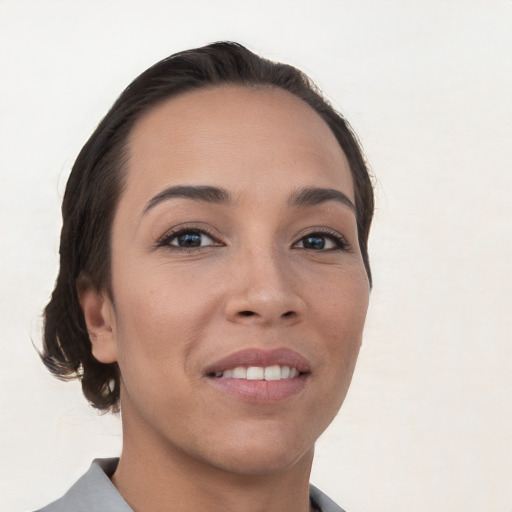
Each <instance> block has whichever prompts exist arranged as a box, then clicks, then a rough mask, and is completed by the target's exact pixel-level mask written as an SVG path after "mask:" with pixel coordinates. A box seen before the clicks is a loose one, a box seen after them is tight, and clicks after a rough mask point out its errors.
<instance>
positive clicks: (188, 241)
mask: <svg viewBox="0 0 512 512" xmlns="http://www.w3.org/2000/svg"><path fill="white" fill-rule="evenodd" d="M178 245H179V246H180V247H199V246H200V245H201V235H199V234H198V233H187V234H186V235H180V236H179V237H178Z"/></svg>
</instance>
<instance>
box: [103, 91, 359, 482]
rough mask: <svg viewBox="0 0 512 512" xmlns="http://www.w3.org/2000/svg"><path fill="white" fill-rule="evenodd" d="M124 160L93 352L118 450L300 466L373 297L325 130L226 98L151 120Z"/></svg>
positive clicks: (340, 159)
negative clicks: (120, 436) (132, 445)
mask: <svg viewBox="0 0 512 512" xmlns="http://www.w3.org/2000/svg"><path fill="white" fill-rule="evenodd" d="M129 150H130V151H129V154H130V156H129V161H128V163H127V177H126V178H127V180H126V187H125V189H124V191H123V194H122V196H121V199H120V202H119V205H118V208H117V211H116V215H115V218H114V222H113V227H112V289H113V302H112V303H111V302H110V301H109V300H107V301H106V302H105V304H104V305H103V307H102V315H103V316H104V318H105V325H106V327H107V328H108V329H109V331H108V333H107V336H106V339H105V337H103V339H102V341H101V342H98V343H96V344H95V347H94V354H95V356H96V357H97V358H98V359H100V360H102V359H103V360H104V361H106V362H108V361H109V360H110V361H112V360H117V361H118V363H119V367H120V370H121V375H122V389H121V400H122V401H121V407H122V413H123V422H124V424H125V443H126V442H127V441H126V436H133V437H135V436H137V437H138V439H139V441H141V440H142V441H144V440H149V439H151V440H152V441H151V442H157V443H160V444H161V445H162V446H164V447H165V449H167V450H170V452H176V453H178V452H179V453H180V454H181V455H182V456H186V457H188V456H190V457H193V459H194V460H195V461H199V462H204V463H206V464H208V465H210V466H211V465H213V466H215V467H218V468H223V469H227V470H230V471H235V472H240V473H246V474H249V473H251V474H256V473H261V472H273V471H279V470H284V469H286V468H289V467H291V466H292V465H293V464H294V463H296V462H297V461H299V460H304V459H305V458H308V457H310V456H311V455H312V451H313V444H314V442H315V440H316V439H317V438H318V436H319V435H320V434H321V433H322V432H323V430H324V429H325V428H326V427H327V426H328V424H329V423H330V422H331V420H332V419H333V417H334V416H335V414H336V413H337V411H338V409H339V408H340V406H341V404H342V402H343V399H344V397H345V394H346V392H347V389H348V386H349V383H350V380H351V377H352V373H353V370H354V365H355V362H356V358H357V354H358V351H359V347H360V345H361V335H362V331H363V324H364V320H365V315H366V310H367V305H368V296H369V287H368V279H367V276H366V273H365V269H364V265H363V260H362V257H361V253H360V250H359V244H358V235H357V227H356V217H355V213H354V209H353V207H352V204H353V202H354V191H353V185H352V179H351V174H350V169H349V165H348V162H347V160H346V157H345V155H344V154H343V152H342V150H341V149H340V147H339V145H338V143H337V142H336V140H335V138H334V136H333V134H332V133H331V131H330V130H329V128H328V127H327V125H326V124H325V122H324V121H323V120H322V119H321V118H320V117H319V116H318V114H317V113H316V112H315V111H314V110H312V109H311V108H310V107H309V106H308V105H307V104H305V103H304V102H302V101H301V100H300V99H298V98H296V97H295V96H293V95H291V94H289V93H287V92H285V91H282V90H278V89H270V88H264V89H262V88H258V89H256V88H243V87H237V86H223V87H219V88H214V89H208V90H200V91H194V92H190V93H186V94H184V95H182V96H179V97H177V98H174V99H170V100H168V101H166V102H165V103H163V104H161V105H159V106H157V107H155V108H154V109H153V110H151V111H150V112H149V113H147V114H146V115H145V116H144V117H143V118H142V119H141V120H140V121H139V122H138V123H137V124H136V126H135V127H134V129H133V131H132V133H131V136H130V139H129ZM247 368H250V369H249V370H248V371H247V370H246V369H247ZM287 368H289V369H287ZM244 372H245V373H244ZM296 372H298V374H297V375H295V373H296ZM245 374H247V375H246V376H245V377H244V375H245ZM235 377H241V378H235ZM266 379H267V380H266ZM274 379H277V380H274ZM155 440H156V441H155Z"/></svg>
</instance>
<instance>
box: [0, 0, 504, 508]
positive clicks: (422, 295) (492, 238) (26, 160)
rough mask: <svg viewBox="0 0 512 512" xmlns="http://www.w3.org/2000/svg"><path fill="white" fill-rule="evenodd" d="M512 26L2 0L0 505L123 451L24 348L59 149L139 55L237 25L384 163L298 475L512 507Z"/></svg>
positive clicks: (37, 296) (82, 132)
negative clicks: (341, 383)
mask: <svg viewBox="0 0 512 512" xmlns="http://www.w3.org/2000/svg"><path fill="white" fill-rule="evenodd" d="M511 27H512V2H511V1H508V0H502V1H498V0H481V1H468V0H466V1H450V0H446V1H443V2H440V1H430V0H429V1H426V0H424V1H413V0H410V1H364V0H360V1H358V0H346V1H342V0H339V1H336V0H318V1H316V0H302V1H301V0H293V1H291V0H290V1H288V0H282V1H279V0H277V1H266V0H263V1H258V2H256V1H241V0H239V1H226V0H219V1H206V0H205V1H194V0H192V1H188V2H185V1H154V0H145V1H142V0H138V1H133V0H132V1H129V0H124V1H121V0H116V1H112V0H111V1H109V0H103V1H91V0H87V1H86V0H69V1H55V0H46V1H40V0H38V1H35V0H34V1H27V0H11V1H6V0H3V1H2V0H0V237H1V250H0V286H1V288H0V289H1V298H0V300H1V303H0V305H1V307H0V315H1V317H0V326H1V332H2V337H1V343H0V361H1V365H0V390H1V391H0V410H1V411H2V416H1V418H2V421H1V436H0V460H1V461H2V464H1V465H0V510H2V511H4V510H5V511H14V512H21V511H23V510H29V509H31V508H34V507H38V506H42V505H43V504H45V503H47V502H48V501H50V500H52V499H54V498H56V497H58V496H59V495H60V494H62V493H63V492H64V491H65V490H66V489H67V488H68V487H69V486H70V485H71V484H72V483H73V482H74V481H75V480H76V479H77V478H78V477H79V476H80V475H81V474H82V473H83V472H84V471H85V470H86V469H87V467H88V465H89V463H90V460H91V459H92V458H93V457H96V456H115V455H116V454H118V453H119V450H120V445H121V440H120V435H119V430H120V429H119V421H118V420H117V419H116V418H112V417H109V416H104V417H100V416H98V415H97V414H96V412H94V411H93V410H92V409H90V408H89V407H88V406H87V404H86V403H85V400H84V399H83V398H82V396H81V393H80V390H79V386H78V385H77V384H63V383H59V382H57V381H55V380H53V379H52V378H51V377H50V376H49V374H47V373H46V371H45V369H44V368H43V367H42V365H41V363H40V362H39V361H38V358H37V354H36V352H35V350H34V348H33V347H32V345H31V339H32V340H33V341H34V343H35V345H36V346H39V344H40V328H41V318H40V312H41V310H42V308H43V306H44V304H45V303H46V301H47V299H48V296H49V294H50V293H51V290H52V285H53V281H54V279H55V275H56V270H57V264H58V259H57V256H58V255H57V253H58V235H59V228H60V214H59V203H60V200H61V197H62V193H63V188H64V185H65V182H66V178H67V175H68V173H69V170H70V167H71V165H72V163H73V160H74V158H75V157H76V155H77V153H78V151H79V149H80V147H81V146H82V144H83V143H84V142H85V140H86V138H87V137H88V136H89V135H90V133H91V132H92V130H93V129H94V127H95V125H96V124H97V122H98V121H99V119H100V118H101V116H102V115H104V114H105V113H106V111H107V109H108V107H109V106H110V105H111V103H112V102H113V100H114V99H115V97H116V96H117V95H118V94H119V93H120V92H121V90H122V89H123V88H124V87H125V86H126V85H127V84H128V82H129V81H130V80H131V79H132V78H133V77H135V76H136V75H137V74H139V73H140V72H141V71H143V70H144V69H145V68H146V67H148V66H149V65H151V64H153V63H154V62H156V61H157V60H159V59H160V58H163V57H165V56H167V55H169V54H171V53H173V52H175V51H178V50H182V49H185V48H189V47H194V46H199V45H203V44H206V43H208V42H211V41H215V40H221V39H232V40H237V41H239V42H241V43H243V44H245V45H247V46H249V47H250V48H251V49H253V50H255V51H257V52H259V53H261V54H263V55H265V56H267V57H270V58H274V59H278V60H283V61H286V62H289V63H292V64H295V65H297V66H298V67H300V68H301V69H303V70H305V71H306V72H308V73H309V74H310V75H311V76H312V77H313V78H314V79H315V80H316V81H317V83H318V84H319V85H320V86H321V88H322V89H323V90H324V91H325V93H326V94H327V96H328V97H329V98H331V99H332V101H333V102H334V103H335V105H336V106H337V107H338V108H339V109H340V110H341V111H342V112H343V113H344V114H346V116H347V117H348V119H349V120H350V121H351V123H352V125H353V126H354V128H355V130H356V131H357V133H358V134H359V136H360V138H361V140H362V142H363V146H364V147H365V150H366V153H367V156H368V159H369V162H370V164H371V166H372V168H373V169H374V172H375V175H376V179H377V183H376V184H377V211H376V219H375V224H374V229H373V233H372V242H371V246H370V251H371V258H372V265H373V272H374V276H375V284H374V290H373V292H372V298H371V308H370V312H369V317H368V323H367V329H366V335H365V343H364V346H363V350H362V354H361V357H360V360H359V363H358V367H357V369H356V375H355V378H354V382H353V386H352V389H351V391H350V392H349V396H348V399H347V401H346V403H345V405H344V408H343V409H342V412H341V413H340V415H339V416H338V418H337V420H336V421H335V423H334V424H333V425H332V426H331V427H330V429H329V430H328V431H327V433H326V434H325V435H324V436H323V437H322V438H321V440H320V441H319V443H318V448H317V457H316V462H315V466H314V470H313V475H312V481H313V482H314V483H315V484H316V485H317V486H319V487H320V488H322V489H323V490H324V491H326V492H327V493H328V494H330V495H331V496H332V497H333V498H334V499H335V500H336V501H338V502H339V503H340V505H342V506H343V507H344V508H346V509H347V510H348V511H349V512H365V511H379V512H388V511H389V512H391V511H393V512H410V511H414V512H427V511H429V512H430V511H432V510H439V511H443V512H444V511H451V512H463V511H467V510H471V511H473V512H491V511H496V512H499V511H503V512H505V511H508V512H510V511H512V485H511V482H512V442H511V437H512V436H511V434H512V411H511V409H512V376H511V375H512V343H511V338H512V328H511V327H512V325H511V309H512V308H511V302H512V271H511V256H510V254H511V252H512V235H511V232H512V206H511V200H510V196H511V191H512V169H511V167H512V165H511V164H512V148H511V140H510V138H511V129H512V95H511V92H510V91H512V30H511ZM169 385H170V386H172V382H171V381H170V382H169Z"/></svg>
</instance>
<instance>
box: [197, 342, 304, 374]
mask: <svg viewBox="0 0 512 512" xmlns="http://www.w3.org/2000/svg"><path fill="white" fill-rule="evenodd" d="M274 365H280V366H289V367H290V368H296V369H297V370H298V371H299V372H301V373H307V372H309V371H310V366H311V365H310V362H309V361H308V360H307V359H306V358H305V357H304V356H302V355H300V354H299V353H297V352H295V351H294V350H290V349H288V348H275V349H272V350H263V349H260V348H249V349H245V350H240V351H238V352H234V353H233V354H229V355H228V356H226V357H223V358H222V359H219V360H218V361H216V362H214V363H212V364H211V365H209V366H208V367H207V368H206V371H205V373H206V375H210V374H215V373H218V372H223V371H224V370H229V369H233V368H236V367H237V366H245V367H249V366H262V367H266V366H274Z"/></svg>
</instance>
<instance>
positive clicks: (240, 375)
mask: <svg viewBox="0 0 512 512" xmlns="http://www.w3.org/2000/svg"><path fill="white" fill-rule="evenodd" d="M233 379H247V368H244V367H243V366H237V367H236V368H234V369H233Z"/></svg>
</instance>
